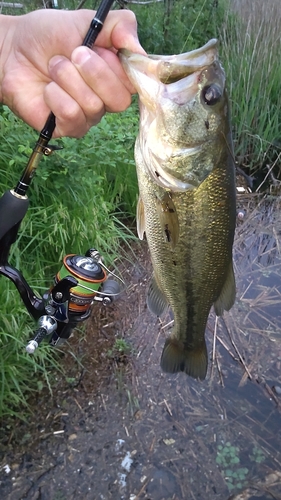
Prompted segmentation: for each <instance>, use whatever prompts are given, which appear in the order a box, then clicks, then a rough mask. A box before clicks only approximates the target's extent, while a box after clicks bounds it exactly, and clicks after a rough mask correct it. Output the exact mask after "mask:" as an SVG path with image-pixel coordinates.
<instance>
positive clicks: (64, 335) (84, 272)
mask: <svg viewBox="0 0 281 500" xmlns="http://www.w3.org/2000/svg"><path fill="white" fill-rule="evenodd" d="M107 272H108V273H110V271H109V270H108V269H107V268H106V267H105V266H104V264H103V263H102V259H101V256H100V254H99V252H98V251H97V250H95V249H94V248H91V249H90V250H88V252H87V253H86V255H85V256H82V255H74V254H71V255H66V256H65V257H64V259H63V265H62V267H61V269H60V270H59V272H58V273H57V274H56V276H55V280H54V285H53V286H52V287H51V288H50V290H48V291H47V292H46V293H45V294H44V295H43V297H42V299H41V300H40V299H38V302H37V303H36V305H35V309H34V307H33V308H32V311H33V314H32V315H33V316H38V313H39V311H40V316H39V318H38V329H37V330H36V331H35V332H34V337H33V339H32V340H30V341H29V342H28V344H27V346H26V351H27V352H28V353H29V354H33V353H34V351H35V350H36V349H37V347H38V346H39V344H40V342H42V340H43V339H46V338H47V339H48V340H49V344H50V345H52V346H59V345H61V344H62V343H64V342H65V341H66V340H67V339H68V338H69V337H70V335H71V332H72V330H73V328H75V327H76V326H77V324H78V323H80V322H82V321H85V320H86V319H87V318H89V316H90V314H91V309H92V305H93V303H94V302H99V303H101V304H103V305H108V304H111V303H112V302H113V301H114V300H115V299H116V298H117V297H118V295H119V294H120V285H119V283H118V282H117V281H115V280H113V279H110V278H108V274H107ZM111 274H112V275H113V273H111ZM114 276H115V278H117V279H118V280H120V281H122V280H121V278H119V277H117V276H116V275H114ZM35 310H36V314H35Z"/></svg>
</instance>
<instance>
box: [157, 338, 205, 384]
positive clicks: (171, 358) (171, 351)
mask: <svg viewBox="0 0 281 500" xmlns="http://www.w3.org/2000/svg"><path fill="white" fill-rule="evenodd" d="M160 364H161V368H162V370H163V371H164V372H167V373H177V372H185V373H186V374H187V375H189V376H190V377H193V378H199V379H200V380H204V379H205V377H206V373H207V368H208V354H207V347H206V343H205V340H203V342H202V344H201V345H200V346H199V347H196V348H194V349H192V348H186V347H185V346H184V345H183V344H182V342H179V341H178V340H176V339H173V338H171V337H170V338H168V339H167V340H166V342H165V345H164V349H163V352H162V356H161V363H160Z"/></svg>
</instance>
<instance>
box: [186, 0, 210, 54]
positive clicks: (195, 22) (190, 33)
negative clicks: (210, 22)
mask: <svg viewBox="0 0 281 500" xmlns="http://www.w3.org/2000/svg"><path fill="white" fill-rule="evenodd" d="M206 3H207V0H205V1H204V3H203V5H202V7H201V9H200V11H199V12H198V15H197V17H196V19H195V21H194V23H193V26H192V28H191V30H190V32H189V35H187V38H186V40H185V42H184V44H183V46H182V49H181V52H183V51H184V48H185V46H186V44H187V42H188V40H189V38H190V36H191V35H192V33H193V31H194V29H195V26H196V24H197V22H198V20H199V18H200V16H201V14H202V11H203V9H204V7H205V5H206Z"/></svg>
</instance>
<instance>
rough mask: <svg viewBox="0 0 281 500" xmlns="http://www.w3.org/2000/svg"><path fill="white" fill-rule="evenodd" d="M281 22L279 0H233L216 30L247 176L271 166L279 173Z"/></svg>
mask: <svg viewBox="0 0 281 500" xmlns="http://www.w3.org/2000/svg"><path fill="white" fill-rule="evenodd" d="M280 23H281V4H280V2H279V0H268V1H267V2H266V3H265V2H263V1H262V0H255V2H252V1H251V0H243V2H242V1H240V0H236V1H234V2H231V3H230V7H229V8H228V10H227V15H226V18H225V21H224V24H223V26H222V30H221V42H222V46H221V56H222V59H223V63H224V67H225V70H226V74H227V78H228V90H229V94H230V96H231V101H232V122H233V127H234V142H235V152H236V156H237V160H238V163H239V164H240V166H242V167H244V168H247V169H248V170H249V171H250V172H251V173H252V174H255V173H256V172H257V171H259V170H261V169H262V168H265V169H266V168H267V167H266V165H268V166H271V165H272V164H273V163H275V174H276V176H278V175H280V167H279V165H280V154H281V141H280V122H281V111H280V109H281V94H280V80H281V65H280V49H281V39H280Z"/></svg>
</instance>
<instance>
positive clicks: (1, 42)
mask: <svg viewBox="0 0 281 500" xmlns="http://www.w3.org/2000/svg"><path fill="white" fill-rule="evenodd" d="M16 25H17V17H16V16H5V15H3V14H0V102H2V101H3V96H2V81H3V77H4V71H5V63H6V61H7V59H8V57H9V55H10V53H11V51H12V50H13V37H14V32H15V29H16Z"/></svg>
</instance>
